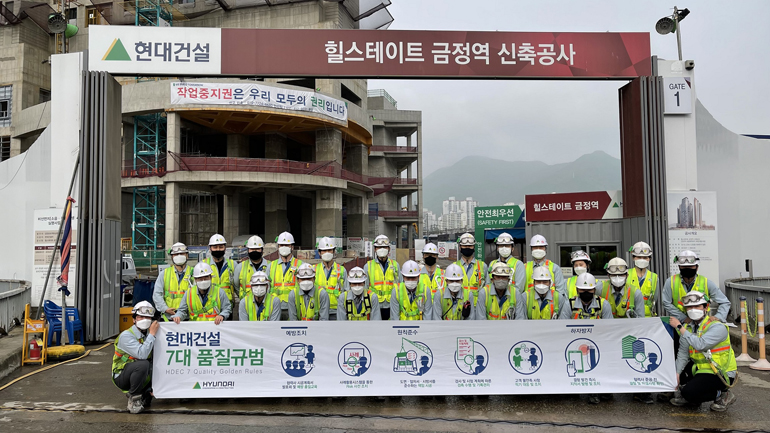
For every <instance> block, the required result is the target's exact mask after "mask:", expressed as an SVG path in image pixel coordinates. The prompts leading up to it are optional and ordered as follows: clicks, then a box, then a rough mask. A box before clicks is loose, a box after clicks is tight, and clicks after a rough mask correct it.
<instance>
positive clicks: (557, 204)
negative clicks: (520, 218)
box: [525, 191, 623, 222]
mask: <svg viewBox="0 0 770 433" xmlns="http://www.w3.org/2000/svg"><path fill="white" fill-rule="evenodd" d="M525 206H526V207H527V221H528V222H536V221H581V220H601V219H605V220H606V219H619V218H623V200H622V191H592V192H571V193H564V194H535V195H528V196H526V198H525Z"/></svg>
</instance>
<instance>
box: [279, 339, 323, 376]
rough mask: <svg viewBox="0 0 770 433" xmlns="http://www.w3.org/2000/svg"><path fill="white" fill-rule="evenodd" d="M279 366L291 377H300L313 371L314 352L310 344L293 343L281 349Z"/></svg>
mask: <svg viewBox="0 0 770 433" xmlns="http://www.w3.org/2000/svg"><path fill="white" fill-rule="evenodd" d="M281 367H283V371H285V372H286V374H288V375H289V376H291V377H302V376H305V375H306V374H308V373H310V372H311V371H313V367H315V352H313V346H312V345H305V344H302V343H294V344H292V345H291V346H289V347H287V348H286V349H284V350H283V355H281Z"/></svg>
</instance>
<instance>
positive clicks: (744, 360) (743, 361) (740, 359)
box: [735, 296, 757, 366]
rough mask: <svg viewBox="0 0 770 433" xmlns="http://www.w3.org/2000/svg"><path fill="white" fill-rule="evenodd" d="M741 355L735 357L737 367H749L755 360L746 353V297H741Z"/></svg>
mask: <svg viewBox="0 0 770 433" xmlns="http://www.w3.org/2000/svg"><path fill="white" fill-rule="evenodd" d="M740 299H741V354H740V355H739V356H737V357H735V361H736V362H737V363H738V364H739V365H743V366H746V365H749V364H752V363H754V362H756V361H757V360H756V359H754V358H752V357H751V356H749V352H748V335H746V327H747V326H748V325H747V324H746V297H745V296H741V298H740Z"/></svg>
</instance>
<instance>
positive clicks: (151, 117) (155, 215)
mask: <svg viewBox="0 0 770 433" xmlns="http://www.w3.org/2000/svg"><path fill="white" fill-rule="evenodd" d="M165 156H166V117H165V116H164V115H163V113H154V114H146V115H142V116H134V158H133V159H134V161H133V163H134V171H137V170H144V169H146V170H149V171H150V172H154V173H157V172H158V171H159V170H162V169H164V168H165V164H166V161H165V159H166V158H165ZM165 205H166V199H165V188H163V187H160V186H147V187H136V188H134V192H133V220H132V223H131V240H132V243H133V244H134V249H137V250H154V249H158V248H162V247H163V243H164V241H165V238H164V236H165V232H164V227H165Z"/></svg>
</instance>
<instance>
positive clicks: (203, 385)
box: [192, 380, 235, 389]
mask: <svg viewBox="0 0 770 433" xmlns="http://www.w3.org/2000/svg"><path fill="white" fill-rule="evenodd" d="M192 389H235V381H224V380H220V381H217V382H195V385H193V388H192Z"/></svg>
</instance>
